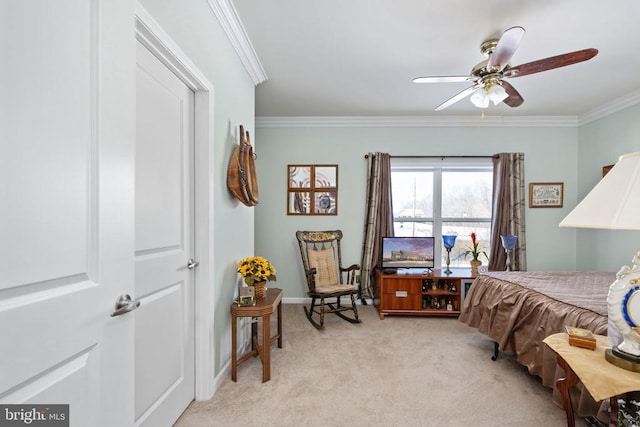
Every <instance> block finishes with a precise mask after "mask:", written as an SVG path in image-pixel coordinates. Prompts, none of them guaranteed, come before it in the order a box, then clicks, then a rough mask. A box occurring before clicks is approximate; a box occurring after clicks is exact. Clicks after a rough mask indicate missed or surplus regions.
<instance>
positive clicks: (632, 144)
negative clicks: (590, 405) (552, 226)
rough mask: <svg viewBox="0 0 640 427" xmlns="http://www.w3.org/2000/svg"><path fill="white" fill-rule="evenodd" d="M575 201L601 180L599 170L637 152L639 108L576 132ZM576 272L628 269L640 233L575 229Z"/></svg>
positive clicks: (636, 106) (619, 113)
mask: <svg viewBox="0 0 640 427" xmlns="http://www.w3.org/2000/svg"><path fill="white" fill-rule="evenodd" d="M579 140H580V144H579V150H578V180H579V183H580V185H579V190H578V198H579V200H581V199H582V198H583V197H584V196H585V195H587V194H588V193H589V191H591V189H592V188H593V187H594V186H595V185H596V183H597V182H598V181H599V180H600V178H601V177H602V167H603V166H606V165H610V164H614V163H615V162H616V161H617V160H618V157H620V156H621V155H622V154H625V153H631V152H635V151H640V105H635V106H633V107H629V108H627V109H625V110H622V111H620V112H617V113H615V114H612V115H609V116H606V117H604V118H602V119H599V120H596V121H593V122H590V123H587V124H585V125H583V126H581V127H580V129H579ZM576 247H577V248H579V249H578V251H577V252H578V259H577V262H576V267H577V269H578V270H605V271H618V270H619V269H620V267H621V266H622V265H631V260H632V258H633V255H634V254H635V253H636V252H637V251H639V250H640V232H629V231H606V230H589V229H578V230H577V231H576Z"/></svg>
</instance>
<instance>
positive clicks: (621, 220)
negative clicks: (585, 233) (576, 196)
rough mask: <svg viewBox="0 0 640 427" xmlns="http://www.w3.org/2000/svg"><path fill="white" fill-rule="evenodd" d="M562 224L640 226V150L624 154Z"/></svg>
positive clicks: (590, 226)
mask: <svg viewBox="0 0 640 427" xmlns="http://www.w3.org/2000/svg"><path fill="white" fill-rule="evenodd" d="M560 227H581V228H602V229H613V230H640V152H636V153H629V154H625V155H622V156H620V158H619V159H618V162H617V163H616V164H615V166H614V167H613V168H612V169H611V170H610V171H609V173H607V174H606V175H605V176H604V178H602V179H601V180H600V182H598V184H597V185H596V186H595V187H594V188H593V190H591V192H590V193H589V194H587V196H586V197H585V198H584V199H583V200H582V201H581V202H580V203H579V204H578V206H576V207H575V209H573V210H572V211H571V213H569V215H567V217H566V218H565V219H563V220H562V222H561V223H560Z"/></svg>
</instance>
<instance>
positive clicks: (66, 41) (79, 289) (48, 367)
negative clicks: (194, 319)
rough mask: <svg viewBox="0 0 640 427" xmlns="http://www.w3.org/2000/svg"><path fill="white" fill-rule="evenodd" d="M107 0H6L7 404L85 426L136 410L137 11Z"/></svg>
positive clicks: (2, 165)
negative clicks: (120, 307) (61, 413)
mask: <svg viewBox="0 0 640 427" xmlns="http://www.w3.org/2000/svg"><path fill="white" fill-rule="evenodd" d="M94 3H95V2H88V1H86V0H60V1H55V2H51V1H48V0H33V1H28V2H24V1H17V0H15V1H3V2H1V3H0V16H2V25H0V40H1V43H0V44H1V45H2V57H3V61H2V62H3V65H2V71H0V92H1V93H2V96H1V97H0V98H1V99H0V342H1V344H0V405H8V404H25V405H26V404H29V405H35V404H42V405H53V404H68V405H69V406H70V407H69V410H70V425H71V426H75V427H80V426H115V425H117V426H128V425H132V419H133V403H132V401H133V378H132V376H133V357H132V355H133V316H135V312H132V313H127V314H126V315H123V316H118V317H111V316H110V315H111V313H112V312H113V311H114V305H115V301H116V299H117V297H118V296H119V295H120V294H123V293H127V292H130V291H131V290H132V286H133V278H134V270H133V267H134V265H133V257H132V252H133V243H134V240H133V238H134V236H133V222H134V217H133V215H134V211H133V208H134V206H133V184H134V175H133V172H134V169H133V167H134V164H133V162H134V154H135V151H134V150H135V139H134V138H135V134H134V126H135V122H134V116H133V114H134V109H133V102H134V99H135V98H134V92H133V85H132V84H131V83H130V82H132V81H133V77H134V67H133V61H132V60H129V62H127V58H128V57H129V58H133V54H134V43H133V41H132V42H128V41H126V40H124V41H123V42H122V43H120V39H118V35H119V34H126V35H129V37H130V34H131V15H132V13H133V11H132V10H131V9H130V8H127V7H126V4H125V5H124V6H125V7H122V6H123V2H122V1H120V2H117V1H116V2H101V7H100V8H99V9H98V8H95V7H94V6H95V4H94ZM102 3H104V4H102ZM98 23H100V25H98ZM105 28H109V32H108V33H107V32H106V31H105ZM103 31H105V32H103ZM97 58H100V61H97ZM2 415H3V417H4V415H5V411H2ZM0 424H2V425H4V423H3V421H2V420H0Z"/></svg>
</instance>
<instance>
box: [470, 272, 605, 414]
mask: <svg viewBox="0 0 640 427" xmlns="http://www.w3.org/2000/svg"><path fill="white" fill-rule="evenodd" d="M614 280H615V273H605V272H527V271H523V272H519V271H517V272H489V273H486V274H483V275H481V276H479V277H478V278H476V280H475V281H474V282H473V284H472V285H471V288H470V290H469V292H468V294H467V296H466V298H465V300H464V305H463V308H462V312H461V314H460V317H459V320H460V321H462V322H464V323H466V324H467V325H469V326H472V327H475V328H478V330H479V331H480V332H482V333H483V334H485V335H487V336H488V337H489V338H491V339H493V340H494V341H496V342H497V343H498V345H499V348H500V350H502V351H506V352H510V353H515V355H516V358H517V360H518V362H520V363H521V364H522V365H524V366H526V367H527V369H528V370H529V372H530V373H531V374H533V375H537V376H539V377H540V378H542V382H543V384H544V385H546V386H548V387H553V385H554V383H555V380H556V379H557V377H558V375H559V374H561V370H560V368H558V367H557V364H556V360H555V354H554V353H553V351H551V350H550V349H549V348H548V347H547V346H546V345H545V344H544V343H543V342H542V340H544V339H545V338H546V337H547V336H549V335H552V334H555V333H557V332H562V331H563V328H564V326H565V325H571V326H577V327H580V328H585V329H589V330H591V331H593V332H594V333H596V334H600V335H607V306H606V304H607V293H608V291H609V286H611V284H612V283H613V281H614ZM554 400H555V399H554ZM573 402H574V406H576V412H577V413H578V415H580V416H588V415H596V413H597V410H598V406H599V405H596V403H595V402H594V401H593V399H592V398H591V397H590V396H589V395H588V393H586V392H584V393H582V392H579V393H578V395H577V396H575V397H574V400H573Z"/></svg>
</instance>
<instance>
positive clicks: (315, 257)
mask: <svg viewBox="0 0 640 427" xmlns="http://www.w3.org/2000/svg"><path fill="white" fill-rule="evenodd" d="M307 258H308V260H309V267H310V268H315V269H316V286H318V287H322V286H328V285H337V284H338V283H339V281H338V270H337V268H336V260H335V256H334V254H333V246H329V247H327V248H322V249H307Z"/></svg>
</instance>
